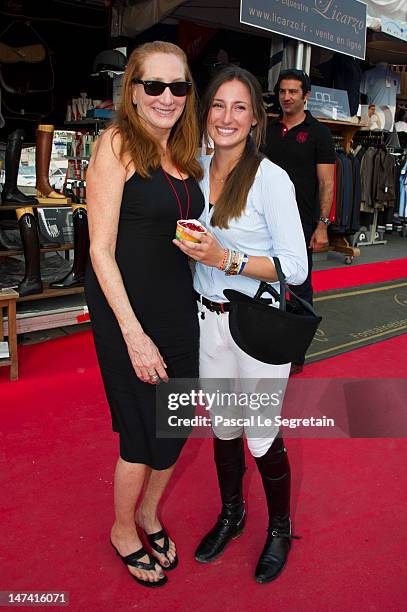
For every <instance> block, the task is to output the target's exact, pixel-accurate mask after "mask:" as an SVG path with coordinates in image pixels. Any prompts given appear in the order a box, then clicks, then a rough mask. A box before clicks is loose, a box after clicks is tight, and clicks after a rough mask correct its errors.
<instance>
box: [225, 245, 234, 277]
mask: <svg viewBox="0 0 407 612" xmlns="http://www.w3.org/2000/svg"><path fill="white" fill-rule="evenodd" d="M234 253H235V251H230V250H229V256H228V260H227V262H226V266H225V269H224V272H225V274H228V273H229V270H230V268H231V266H232V264H233V257H234Z"/></svg>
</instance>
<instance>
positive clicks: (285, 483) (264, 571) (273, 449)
mask: <svg viewBox="0 0 407 612" xmlns="http://www.w3.org/2000/svg"><path fill="white" fill-rule="evenodd" d="M255 461H256V464H257V467H258V470H259V472H260V475H261V479H262V481H263V488H264V492H265V494H266V499H267V508H268V514H269V526H268V530H267V531H268V536H267V540H266V543H265V545H264V548H263V551H262V553H261V555H260V558H259V561H258V563H257V566H256V571H255V578H256V581H257V582H260V583H264V582H271V581H272V580H274V579H275V578H277V576H278V575H279V574H280V573H281V571H282V569H283V568H284V566H285V564H286V561H287V557H288V553H289V551H290V548H291V540H292V538H296V539H298V538H297V537H296V536H293V535H292V534H291V521H290V491H291V473H290V464H289V461H288V457H287V451H286V449H285V447H284V442H283V439H282V438H281V437H280V436H277V438H276V439H275V440H274V442H273V444H272V445H271V446H270V448H269V449H268V451H267V453H266V454H265V455H263V456H262V457H255Z"/></svg>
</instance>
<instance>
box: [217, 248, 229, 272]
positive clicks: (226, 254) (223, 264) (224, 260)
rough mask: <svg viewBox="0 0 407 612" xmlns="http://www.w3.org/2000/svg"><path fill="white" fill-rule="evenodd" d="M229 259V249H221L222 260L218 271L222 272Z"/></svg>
mask: <svg viewBox="0 0 407 612" xmlns="http://www.w3.org/2000/svg"><path fill="white" fill-rule="evenodd" d="M228 257H229V249H223V259H222V263H221V264H220V266H218V270H224V269H225V268H226V263H227V261H228Z"/></svg>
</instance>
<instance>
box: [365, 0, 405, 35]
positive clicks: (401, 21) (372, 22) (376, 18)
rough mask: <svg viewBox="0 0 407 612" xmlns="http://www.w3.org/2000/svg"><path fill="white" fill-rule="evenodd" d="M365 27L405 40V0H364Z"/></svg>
mask: <svg viewBox="0 0 407 612" xmlns="http://www.w3.org/2000/svg"><path fill="white" fill-rule="evenodd" d="M366 3H367V27H368V28H371V29H372V30H376V31H377V32H380V31H381V32H384V33H386V34H390V35H391V36H394V37H395V38H401V39H402V40H405V41H407V2H406V0H366Z"/></svg>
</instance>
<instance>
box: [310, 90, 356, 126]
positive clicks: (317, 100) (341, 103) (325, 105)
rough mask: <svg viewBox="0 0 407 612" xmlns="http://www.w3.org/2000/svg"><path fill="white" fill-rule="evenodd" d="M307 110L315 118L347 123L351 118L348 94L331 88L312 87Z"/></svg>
mask: <svg viewBox="0 0 407 612" xmlns="http://www.w3.org/2000/svg"><path fill="white" fill-rule="evenodd" d="M307 110H309V111H310V112H311V114H312V115H314V117H323V118H324V119H333V120H334V121H336V120H337V119H338V120H339V121H346V120H347V119H349V117H350V111H349V100H348V92H347V91H343V90H342V89H330V88H329V87H316V86H314V85H313V86H312V87H311V95H310V97H309V98H308V102H307Z"/></svg>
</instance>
